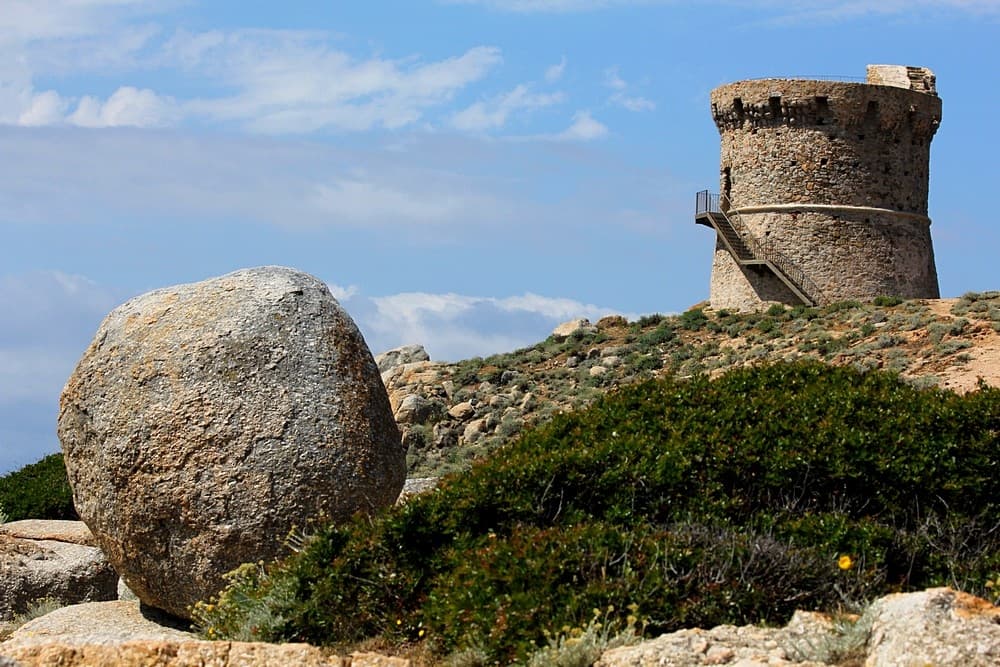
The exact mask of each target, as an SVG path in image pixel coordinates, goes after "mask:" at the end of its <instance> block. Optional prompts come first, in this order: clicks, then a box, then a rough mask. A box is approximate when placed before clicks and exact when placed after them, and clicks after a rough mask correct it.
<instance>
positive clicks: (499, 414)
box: [379, 292, 1000, 478]
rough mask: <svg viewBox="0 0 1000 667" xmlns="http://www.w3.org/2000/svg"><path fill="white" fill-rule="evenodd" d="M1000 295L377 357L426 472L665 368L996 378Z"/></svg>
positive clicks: (412, 458) (712, 318)
mask: <svg viewBox="0 0 1000 667" xmlns="http://www.w3.org/2000/svg"><path fill="white" fill-rule="evenodd" d="M998 329H1000V292H990V293H984V294H978V295H973V294H970V295H966V296H965V297H962V298H957V299H940V300H918V301H904V302H901V303H893V302H892V301H889V300H883V302H882V305H873V304H864V305H862V304H857V303H842V304H835V305H832V306H828V307H825V308H820V309H812V308H795V309H792V308H785V307H782V306H775V307H773V308H772V309H770V310H769V311H767V312H764V313H758V314H733V313H727V312H725V311H712V310H710V309H708V308H704V307H695V308H692V309H691V310H689V311H687V312H685V313H682V314H681V315H676V316H670V317H663V316H659V315H654V316H647V317H643V318H641V319H639V320H638V321H636V322H627V321H626V320H625V319H624V318H621V317H614V316H612V317H606V318H604V319H602V320H600V321H598V322H596V323H590V322H587V321H585V320H580V321H576V322H569V323H566V324H564V325H561V326H560V327H559V328H557V329H556V331H554V332H553V334H552V335H551V336H549V337H548V338H547V339H546V340H544V341H542V342H540V343H538V344H537V345H534V346H532V347H529V348H524V349H521V350H516V351H514V352H511V353H507V354H498V355H494V356H491V357H488V358H485V359H482V358H474V359H468V360H464V361H460V362H456V363H443V362H435V361H432V360H429V359H428V357H427V354H426V352H424V351H423V348H421V347H420V346H419V345H414V346H409V347H407V348H400V349H398V350H393V351H390V353H387V354H383V355H379V363H380V369H381V370H382V379H383V381H384V383H385V385H386V388H387V390H388V392H389V398H390V403H391V405H392V409H393V412H394V414H395V417H396V420H397V422H398V423H399V426H400V429H401V431H402V434H403V443H404V445H405V446H406V447H407V463H408V468H409V476H410V477H411V478H426V477H435V476H439V475H441V474H444V473H447V472H452V471H456V470H460V469H462V468H463V467H464V466H467V465H468V464H469V462H470V461H471V460H473V459H475V458H477V457H479V456H483V455H485V454H487V453H488V452H490V451H492V450H493V449H495V448H496V447H497V446H499V445H500V444H502V443H503V442H505V441H507V440H509V439H510V438H511V437H514V436H516V435H517V433H519V432H520V431H521V429H523V428H524V427H525V426H526V425H529V424H534V423H538V422H541V421H544V420H546V419H548V418H550V417H551V416H552V415H553V414H556V413H557V412H559V411H562V410H569V409H573V408H578V407H581V406H583V405H586V404H587V403H589V402H591V401H592V400H594V399H595V398H596V397H597V396H599V395H601V394H602V393H603V392H605V391H608V390H611V389H614V387H616V386H619V385H622V384H626V383H631V382H637V381H640V380H642V379H645V378H650V377H655V376H658V375H662V374H666V373H675V374H678V375H680V376H684V375H692V374H695V373H710V374H718V373H721V372H723V371H725V369H727V368H730V367H732V366H739V365H744V364H752V363H759V362H762V361H767V360H778V359H785V360H791V359H801V358H812V359H820V360H823V361H826V362H828V363H832V364H854V365H856V366H859V367H863V368H880V369H887V370H891V371H896V372H898V373H900V374H901V375H902V376H903V377H905V378H908V379H910V380H911V381H912V382H914V383H915V384H918V385H921V386H938V387H942V388H947V389H952V390H955V391H960V392H964V391H968V390H971V389H974V388H975V387H976V386H977V384H978V383H979V382H985V383H986V384H989V385H997V384H1000V332H998Z"/></svg>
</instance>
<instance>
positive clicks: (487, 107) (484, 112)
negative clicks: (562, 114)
mask: <svg viewBox="0 0 1000 667" xmlns="http://www.w3.org/2000/svg"><path fill="white" fill-rule="evenodd" d="M563 99H565V96H564V95H563V94H562V93H532V92H531V91H530V89H529V88H528V86H526V85H523V84H522V85H519V86H517V87H516V88H514V90H512V91H510V92H509V93H504V94H503V95H500V96H498V97H496V98H494V99H492V100H489V101H487V102H476V103H475V104H473V105H471V106H469V107H466V108H465V109H463V110H462V111H459V112H458V113H456V114H454V115H453V116H452V118H451V124H452V125H453V126H454V127H455V128H457V129H459V130H464V131H471V132H481V131H485V130H494V129H497V128H501V127H503V126H504V125H505V124H506V123H507V119H508V117H509V116H510V114H512V113H514V112H516V111H521V110H527V109H538V108H541V107H547V106H552V105H553V104H558V103H560V102H562V101H563Z"/></svg>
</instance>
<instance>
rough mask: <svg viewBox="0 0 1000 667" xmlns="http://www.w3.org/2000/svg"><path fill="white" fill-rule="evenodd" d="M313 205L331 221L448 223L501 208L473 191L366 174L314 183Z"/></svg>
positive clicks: (342, 222)
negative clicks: (386, 179) (399, 180)
mask: <svg viewBox="0 0 1000 667" xmlns="http://www.w3.org/2000/svg"><path fill="white" fill-rule="evenodd" d="M312 201H313V203H314V204H315V205H316V207H317V208H318V209H319V210H320V211H321V212H322V213H324V214H326V215H327V216H329V217H330V219H331V221H332V222H333V223H334V224H368V225H371V224H389V225H405V224H410V223H414V224H425V225H426V224H432V225H439V224H449V223H456V222H462V221H465V220H467V219H469V218H473V217H475V216H476V215H478V214H479V213H480V212H483V211H490V210H497V209H499V208H502V206H501V205H500V203H499V202H496V201H492V200H491V198H490V197H488V196H485V195H481V194H477V193H475V192H469V191H464V190H462V189H459V188H457V187H456V188H452V187H449V186H447V185H443V184H434V183H428V182H422V183H420V184H419V185H416V184H415V186H414V187H407V186H404V185H402V184H397V183H390V182H386V181H384V180H383V181H379V180H377V179H376V178H374V177H372V176H370V175H368V174H366V173H363V172H361V173H356V174H355V175H353V176H350V177H345V178H337V179H333V180H331V181H330V182H328V183H322V184H319V185H317V186H315V193H314V196H313V198H312Z"/></svg>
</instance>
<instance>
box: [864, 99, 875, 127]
mask: <svg viewBox="0 0 1000 667" xmlns="http://www.w3.org/2000/svg"><path fill="white" fill-rule="evenodd" d="M877 122H878V102H876V101H875V100H870V101H869V102H868V108H867V109H865V124H866V125H874V124H875V123H877Z"/></svg>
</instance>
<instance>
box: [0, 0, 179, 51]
mask: <svg viewBox="0 0 1000 667" xmlns="http://www.w3.org/2000/svg"><path fill="white" fill-rule="evenodd" d="M176 4H177V2H176V1H173V2H167V1H164V0H45V1H44V2H39V0H4V2H3V11H2V12H0V36H7V37H8V38H12V39H17V40H21V41H30V40H41V39H58V38H67V37H79V36H81V35H92V34H95V33H99V32H104V31H106V30H107V28H108V25H109V23H111V22H117V20H119V19H120V18H121V17H122V16H132V17H135V16H142V15H148V14H154V13H157V12H160V11H163V10H165V9H168V8H170V7H171V6H174V5H176Z"/></svg>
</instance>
